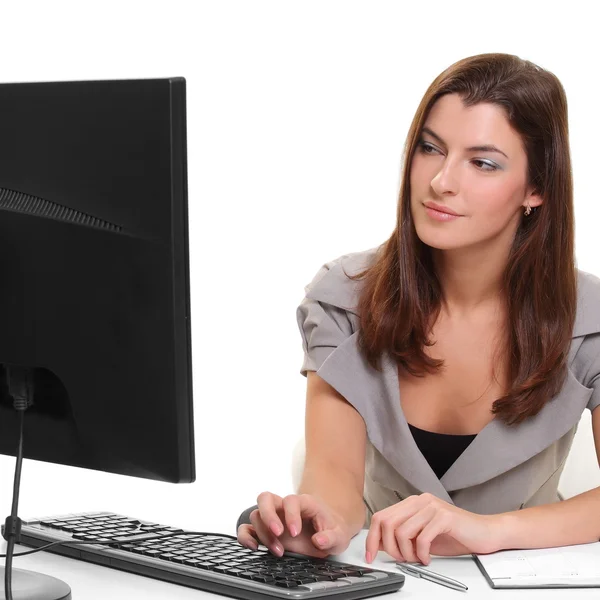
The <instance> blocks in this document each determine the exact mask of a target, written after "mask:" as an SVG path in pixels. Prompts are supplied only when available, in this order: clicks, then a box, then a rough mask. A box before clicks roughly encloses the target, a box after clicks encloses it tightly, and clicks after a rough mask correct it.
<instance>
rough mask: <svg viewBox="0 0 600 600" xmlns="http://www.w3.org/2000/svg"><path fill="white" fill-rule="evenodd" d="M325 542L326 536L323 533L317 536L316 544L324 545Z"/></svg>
mask: <svg viewBox="0 0 600 600" xmlns="http://www.w3.org/2000/svg"><path fill="white" fill-rule="evenodd" d="M326 543H327V538H326V537H325V536H324V535H318V536H317V544H319V546H324V545H325V544H326Z"/></svg>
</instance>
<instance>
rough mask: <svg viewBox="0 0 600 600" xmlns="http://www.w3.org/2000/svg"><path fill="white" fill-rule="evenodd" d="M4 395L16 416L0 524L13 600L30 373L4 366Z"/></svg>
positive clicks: (8, 596) (6, 588)
mask: <svg viewBox="0 0 600 600" xmlns="http://www.w3.org/2000/svg"><path fill="white" fill-rule="evenodd" d="M6 374H7V383H8V393H9V395H10V396H12V399H13V407H14V409H15V410H16V411H17V413H18V414H19V444H18V446H17V464H16V466H15V480H14V485H13V497H12V507H11V511H10V516H9V517H7V518H6V521H5V522H4V539H5V540H6V542H7V545H6V562H5V566H4V596H5V598H6V600H13V595H12V559H13V555H14V549H15V542H19V541H20V540H21V519H19V517H18V508H19V489H20V487H21V469H22V466H23V437H24V435H23V432H24V429H25V411H26V410H27V408H28V407H29V406H31V404H32V402H33V373H32V370H31V369H28V368H26V367H17V366H9V365H6Z"/></svg>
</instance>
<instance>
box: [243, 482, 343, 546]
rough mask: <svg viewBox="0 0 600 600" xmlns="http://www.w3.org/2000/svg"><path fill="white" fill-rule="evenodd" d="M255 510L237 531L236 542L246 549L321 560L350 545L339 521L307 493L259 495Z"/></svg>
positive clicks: (338, 517)
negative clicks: (301, 555) (259, 544)
mask: <svg viewBox="0 0 600 600" xmlns="http://www.w3.org/2000/svg"><path fill="white" fill-rule="evenodd" d="M257 503H258V509H255V510H253V511H252V513H250V521H251V522H252V525H247V524H242V525H240V526H239V528H238V534H237V537H238V541H239V542H240V544H242V545H243V546H246V547H247V548H252V549H253V550H257V549H258V543H261V544H263V545H264V546H266V547H267V548H268V549H269V550H270V551H271V552H272V553H273V554H275V555H276V556H281V555H282V554H283V553H284V551H290V552H297V553H298V554H306V555H309V556H316V557H319V558H325V557H326V556H328V555H329V554H339V553H340V552H343V551H344V550H345V549H346V548H347V547H348V545H349V544H350V540H351V535H350V532H349V531H348V528H347V527H346V525H345V523H344V521H343V519H342V518H341V517H340V516H339V515H338V514H336V513H335V512H334V511H333V510H331V509H330V508H329V507H327V506H326V505H325V504H324V503H323V502H321V501H320V500H318V499H317V498H315V497H314V496H311V495H309V494H300V495H295V494H293V495H290V496H286V497H285V498H281V497H280V496H278V495H277V494H272V493H270V492H263V493H262V494H260V495H259V496H258V498H257Z"/></svg>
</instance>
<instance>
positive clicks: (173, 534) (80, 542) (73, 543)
mask: <svg viewBox="0 0 600 600" xmlns="http://www.w3.org/2000/svg"><path fill="white" fill-rule="evenodd" d="M181 535H215V536H219V537H226V538H229V539H232V540H237V537H235V536H233V535H229V534H228V533H212V532H209V531H180V532H179V533H177V532H175V531H173V532H170V533H165V534H163V535H157V536H155V537H152V538H145V539H144V540H143V541H144V542H152V541H153V540H163V539H165V538H167V537H176V536H181ZM130 543H132V542H128V541H124V542H111V541H107V542H94V541H83V540H65V541H61V542H51V543H50V544H45V545H44V546H40V547H39V548H34V549H33V550H27V551H26V552H17V553H16V554H13V556H27V555H29V554H35V553H36V552H41V551H42V550H48V549H49V548H52V547H54V546H61V545H63V544H68V545H69V546H83V545H85V544H95V545H98V546H109V545H111V544H113V545H116V546H117V548H118V547H119V546H122V545H123V544H130ZM240 545H241V544H240ZM7 554H8V553H7ZM7 554H0V558H4V557H6V556H7ZM7 600H8V597H7Z"/></svg>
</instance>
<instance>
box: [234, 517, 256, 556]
mask: <svg viewBox="0 0 600 600" xmlns="http://www.w3.org/2000/svg"><path fill="white" fill-rule="evenodd" d="M237 538H238V542H239V543H240V544H241V545H242V546H245V547H246V548H250V549H251V550H258V542H259V540H258V537H257V536H256V530H255V529H254V527H253V526H252V525H249V524H248V523H242V524H241V525H240V526H239V527H238V531H237Z"/></svg>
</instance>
